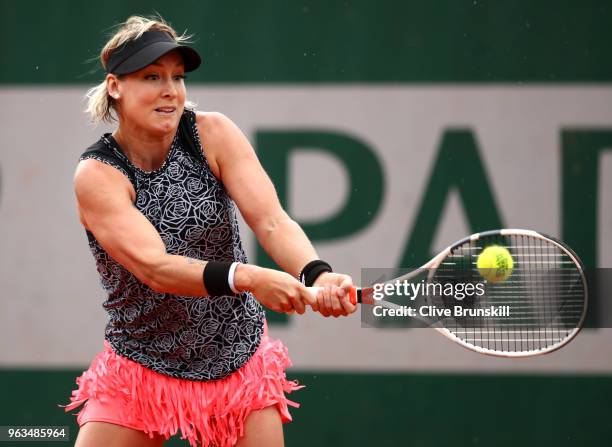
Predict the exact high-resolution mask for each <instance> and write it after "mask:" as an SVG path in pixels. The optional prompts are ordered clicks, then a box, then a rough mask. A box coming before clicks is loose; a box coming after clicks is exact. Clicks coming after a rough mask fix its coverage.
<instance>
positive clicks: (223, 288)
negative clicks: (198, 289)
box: [202, 261, 234, 296]
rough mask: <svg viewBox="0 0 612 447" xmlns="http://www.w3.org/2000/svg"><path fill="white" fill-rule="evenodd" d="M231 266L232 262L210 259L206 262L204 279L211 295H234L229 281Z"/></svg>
mask: <svg viewBox="0 0 612 447" xmlns="http://www.w3.org/2000/svg"><path fill="white" fill-rule="evenodd" d="M231 266H232V263H231V262H219V261H208V262H207V263H206V266H205V267H204V272H203V273H202V279H203V280H204V287H206V291H207V292H208V294H209V295H211V296H218V295H234V292H233V291H232V289H231V288H230V286H229V281H228V277H229V271H230V267H231Z"/></svg>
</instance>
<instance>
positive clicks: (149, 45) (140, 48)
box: [107, 31, 202, 75]
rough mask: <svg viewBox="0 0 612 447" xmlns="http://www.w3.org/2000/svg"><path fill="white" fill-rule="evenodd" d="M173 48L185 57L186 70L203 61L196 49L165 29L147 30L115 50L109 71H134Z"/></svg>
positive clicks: (109, 60) (114, 72)
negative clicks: (178, 39) (176, 38)
mask: <svg viewBox="0 0 612 447" xmlns="http://www.w3.org/2000/svg"><path fill="white" fill-rule="evenodd" d="M172 50H177V51H178V52H179V53H180V55H181V56H182V57H183V63H184V64H185V71H193V70H195V69H196V68H198V67H199V66H200V64H201V63H202V59H201V58H200V55H199V54H198V52H197V51H196V50H194V49H193V48H190V47H187V46H185V45H181V44H179V43H177V42H176V40H174V38H173V37H172V36H171V35H170V34H168V33H166V32H165V31H147V32H146V33H143V35H142V36H140V37H139V38H138V39H135V40H129V41H127V42H126V43H125V44H123V45H122V46H121V47H119V48H117V49H116V50H115V51H113V52H112V53H111V55H110V57H109V58H108V64H107V65H108V68H107V71H108V72H109V73H113V74H116V75H124V74H128V73H133V72H135V71H138V70H140V69H142V68H145V67H146V66H147V65H150V64H152V63H153V62H155V61H156V60H157V59H159V58H160V57H162V56H163V55H164V54H166V53H168V52H170V51H172Z"/></svg>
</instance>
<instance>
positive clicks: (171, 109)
mask: <svg viewBox="0 0 612 447" xmlns="http://www.w3.org/2000/svg"><path fill="white" fill-rule="evenodd" d="M155 111H156V112H157V113H160V114H162V115H172V114H173V113H174V112H175V111H176V107H158V108H157V109H155Z"/></svg>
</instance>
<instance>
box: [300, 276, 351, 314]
mask: <svg viewBox="0 0 612 447" xmlns="http://www.w3.org/2000/svg"><path fill="white" fill-rule="evenodd" d="M313 286H314V287H321V290H319V292H318V293H317V297H316V302H315V304H313V305H311V307H312V310H314V311H315V312H319V313H320V314H321V315H323V316H324V317H329V316H330V315H331V316H333V317H340V316H346V315H350V314H352V313H353V312H355V310H356V309H357V306H356V305H354V304H352V303H351V301H350V296H349V292H350V291H351V289H352V288H353V287H354V286H353V280H352V279H351V277H350V276H348V275H342V274H340V273H331V272H328V273H323V274H321V275H320V276H319V277H318V278H317V280H316V281H315V282H314V284H313Z"/></svg>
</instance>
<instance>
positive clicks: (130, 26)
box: [85, 15, 196, 123]
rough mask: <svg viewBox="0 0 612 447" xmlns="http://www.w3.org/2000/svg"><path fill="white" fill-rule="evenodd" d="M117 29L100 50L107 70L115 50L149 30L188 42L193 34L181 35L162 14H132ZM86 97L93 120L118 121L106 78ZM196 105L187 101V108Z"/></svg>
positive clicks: (103, 65)
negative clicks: (146, 15)
mask: <svg viewBox="0 0 612 447" xmlns="http://www.w3.org/2000/svg"><path fill="white" fill-rule="evenodd" d="M116 29H117V31H116V32H115V34H114V35H113V36H112V37H111V38H110V39H109V41H108V42H106V45H104V48H102V50H101V51H100V62H102V67H104V69H105V70H106V69H107V66H108V65H107V64H108V59H109V57H110V55H111V53H112V52H113V51H115V50H116V49H117V48H119V47H121V46H122V45H123V44H124V43H126V42H128V41H130V40H135V39H138V38H139V37H140V36H142V35H143V34H144V33H146V32H147V31H165V32H167V33H168V34H170V35H171V36H172V37H173V38H174V39H175V40H176V41H177V42H178V43H184V42H188V41H189V39H190V38H191V36H188V35H186V34H185V33H183V34H181V35H180V36H179V35H178V34H177V33H176V31H174V29H173V28H172V27H171V26H170V25H169V24H168V23H166V21H165V20H164V19H163V18H162V17H161V16H160V15H157V16H151V17H141V16H131V17H130V18H128V19H127V20H126V21H125V22H123V23H120V24H119V25H117V26H116ZM85 98H86V100H87V107H86V108H85V113H88V114H89V116H90V118H91V121H92V122H94V123H97V122H100V121H104V122H107V123H111V122H113V121H117V118H116V113H117V109H116V106H115V100H114V99H113V98H112V97H111V96H110V95H109V94H108V89H107V85H106V78H104V81H102V82H101V83H100V84H98V85H96V86H95V87H93V88H90V89H89V90H88V91H87V93H86V94H85ZM195 107H196V105H195V104H194V103H192V102H191V101H185V108H188V109H195Z"/></svg>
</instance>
